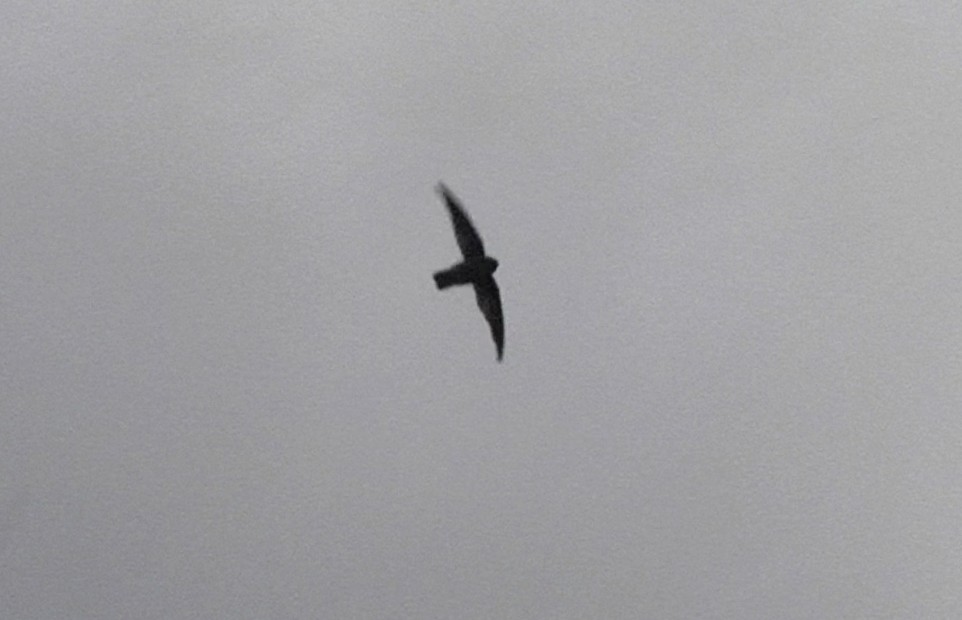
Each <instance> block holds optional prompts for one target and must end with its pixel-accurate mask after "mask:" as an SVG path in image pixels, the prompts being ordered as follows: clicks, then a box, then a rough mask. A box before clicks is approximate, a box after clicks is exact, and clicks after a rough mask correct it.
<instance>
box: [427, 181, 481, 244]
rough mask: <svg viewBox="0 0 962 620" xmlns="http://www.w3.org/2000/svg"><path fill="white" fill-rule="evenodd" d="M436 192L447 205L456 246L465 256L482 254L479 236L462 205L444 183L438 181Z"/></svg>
mask: <svg viewBox="0 0 962 620" xmlns="http://www.w3.org/2000/svg"><path fill="white" fill-rule="evenodd" d="M437 189H438V193H439V194H441V196H442V197H443V198H444V203H445V204H446V205H447V206H448V212H449V213H450V214H451V222H452V223H453V224H454V236H455V237H457V239H458V247H459V248H461V253H462V254H464V257H465V258H474V257H477V256H484V244H483V243H481V236H480V235H478V231H477V230H475V228H474V225H473V224H472V223H471V218H469V217H468V214H467V213H465V211H464V207H462V206H461V203H460V202H458V199H457V198H456V197H455V196H454V194H452V193H451V190H449V189H448V188H447V187H445V185H444V183H438V188H437Z"/></svg>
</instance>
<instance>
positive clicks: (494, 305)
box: [434, 183, 504, 362]
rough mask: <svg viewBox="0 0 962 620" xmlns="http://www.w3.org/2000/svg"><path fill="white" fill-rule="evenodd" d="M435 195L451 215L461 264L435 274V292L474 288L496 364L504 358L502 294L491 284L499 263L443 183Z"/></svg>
mask: <svg viewBox="0 0 962 620" xmlns="http://www.w3.org/2000/svg"><path fill="white" fill-rule="evenodd" d="M437 191H438V193H439V194H440V195H441V197H442V198H444V204H446V205H447V207H448V213H450V215H451V223H452V224H453V225H454V236H455V238H456V239H457V240H458V247H459V248H461V254H462V255H463V256H464V260H463V261H461V262H460V263H457V264H455V265H453V266H451V267H449V268H448V269H444V270H442V271H438V272H436V273H435V274H434V282H435V284H437V285H438V290H444V289H446V288H448V287H451V286H455V285H458V284H470V285H472V286H473V287H474V295H475V297H476V298H477V300H478V307H479V308H481V313H482V314H483V315H484V318H485V319H486V320H487V321H488V325H490V326H491V337H492V338H493V339H494V346H495V347H497V349H498V361H499V362H500V361H501V357H502V355H503V354H504V315H503V314H502V313H501V293H500V292H499V291H498V285H497V283H496V282H495V281H494V271H495V270H496V269H497V268H498V261H497V260H495V259H494V258H492V257H491V256H488V255H487V254H485V253H484V243H482V242H481V236H480V235H478V231H477V230H476V229H475V228H474V224H472V223H471V219H470V218H469V217H468V214H467V213H466V212H465V210H464V207H462V206H461V203H460V202H459V201H458V199H457V198H456V197H455V195H454V194H452V193H451V190H449V189H448V188H447V187H446V186H445V185H444V183H438V186H437Z"/></svg>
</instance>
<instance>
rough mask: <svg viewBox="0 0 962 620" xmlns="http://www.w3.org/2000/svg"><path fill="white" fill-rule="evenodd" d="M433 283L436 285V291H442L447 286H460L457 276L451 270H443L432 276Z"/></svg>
mask: <svg viewBox="0 0 962 620" xmlns="http://www.w3.org/2000/svg"><path fill="white" fill-rule="evenodd" d="M434 283H435V284H437V285H438V290H439V291H443V290H444V289H446V288H448V287H449V286H454V285H455V284H460V283H461V282H460V281H459V279H458V276H457V274H456V273H455V272H454V270H452V269H445V270H444V271H438V272H436V273H435V274H434Z"/></svg>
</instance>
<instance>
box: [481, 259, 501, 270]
mask: <svg viewBox="0 0 962 620" xmlns="http://www.w3.org/2000/svg"><path fill="white" fill-rule="evenodd" d="M484 262H485V264H486V265H487V266H488V269H490V270H491V273H494V272H495V270H496V269H497V268H498V259H496V258H491V257H490V256H485V257H484Z"/></svg>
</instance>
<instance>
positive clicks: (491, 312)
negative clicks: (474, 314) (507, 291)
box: [474, 276, 504, 362]
mask: <svg viewBox="0 0 962 620" xmlns="http://www.w3.org/2000/svg"><path fill="white" fill-rule="evenodd" d="M474 295H475V297H477V299H478V307H479V308H481V313H482V314H483V315H484V318H485V319H487V321H488V325H490V326H491V337H492V338H494V346H496V347H497V348H498V361H499V362H500V361H501V356H502V354H503V353H504V315H503V314H502V313H501V293H500V292H499V291H498V285H497V283H496V282H495V281H494V278H492V277H490V276H488V277H486V278H482V279H481V280H480V281H479V282H475V284H474Z"/></svg>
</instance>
